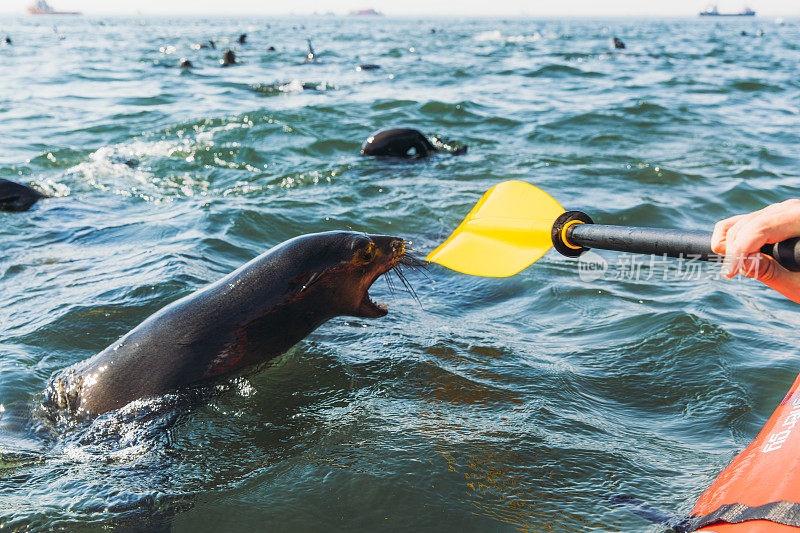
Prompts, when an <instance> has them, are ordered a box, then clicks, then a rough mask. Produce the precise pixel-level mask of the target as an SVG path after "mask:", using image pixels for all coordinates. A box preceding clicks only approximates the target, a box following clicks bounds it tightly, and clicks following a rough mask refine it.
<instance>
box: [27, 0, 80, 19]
mask: <svg viewBox="0 0 800 533" xmlns="http://www.w3.org/2000/svg"><path fill="white" fill-rule="evenodd" d="M28 13H30V14H31V15H80V12H78V11H56V10H55V9H53V7H52V6H51V5H50V4H48V3H47V2H46V1H45V0H39V1H38V2H36V3H35V4H33V5H32V6H29V7H28Z"/></svg>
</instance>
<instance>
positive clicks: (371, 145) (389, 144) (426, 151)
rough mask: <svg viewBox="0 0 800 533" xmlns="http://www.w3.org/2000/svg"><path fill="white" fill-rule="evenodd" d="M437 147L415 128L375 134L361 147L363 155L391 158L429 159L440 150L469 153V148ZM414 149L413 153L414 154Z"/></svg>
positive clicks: (442, 144) (442, 145)
mask: <svg viewBox="0 0 800 533" xmlns="http://www.w3.org/2000/svg"><path fill="white" fill-rule="evenodd" d="M439 144H440V145H441V146H440V147H436V146H434V145H433V143H431V141H430V140H429V139H428V138H427V137H425V136H424V135H423V134H422V133H420V132H419V131H418V130H415V129H413V128H395V129H390V130H383V131H379V132H378V133H373V134H372V135H370V136H369V137H367V140H366V141H364V144H363V145H361V155H377V156H391V157H428V156H429V155H431V154H432V153H434V152H438V151H440V150H443V151H449V152H450V153H451V154H453V155H461V154H464V153H466V152H467V147H466V146H462V147H460V148H454V149H449V148H450V147H449V146H447V145H445V144H444V143H439ZM412 149H413V153H412Z"/></svg>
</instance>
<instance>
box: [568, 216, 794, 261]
mask: <svg viewBox="0 0 800 533" xmlns="http://www.w3.org/2000/svg"><path fill="white" fill-rule="evenodd" d="M573 221H579V222H582V223H574V222H573ZM570 222H573V223H572V224H570ZM565 228H566V229H565ZM556 240H559V241H561V242H559V243H558V245H556ZM564 241H566V243H565V242H564ZM553 244H554V246H555V248H556V249H557V250H558V251H559V252H561V253H563V254H564V255H568V256H572V257H576V256H577V255H580V254H581V253H583V252H584V251H586V250H587V249H590V248H598V249H601V250H613V251H616V252H629V253H635V254H653V255H661V256H664V255H666V256H668V257H682V258H685V259H697V260H701V261H715V262H720V261H722V259H723V257H721V256H719V255H717V254H715V253H714V252H713V251H712V250H711V233H710V232H707V231H680V230H672V229H661V228H638V227H631V226H606V225H602V224H593V223H592V221H591V218H589V217H588V216H587V215H586V214H585V213H581V212H580V211H568V212H566V213H564V214H563V215H561V216H560V217H559V218H558V219H557V220H556V222H555V223H554V224H553ZM576 247H577V248H576ZM565 248H566V250H568V251H567V253H565ZM761 253H763V254H765V255H768V256H770V257H772V258H774V259H775V260H777V261H778V263H780V265H781V266H783V267H784V268H786V269H787V270H791V271H793V272H798V271H800V237H792V238H791V239H786V240H785V241H782V242H778V243H775V244H765V245H764V246H762V247H761Z"/></svg>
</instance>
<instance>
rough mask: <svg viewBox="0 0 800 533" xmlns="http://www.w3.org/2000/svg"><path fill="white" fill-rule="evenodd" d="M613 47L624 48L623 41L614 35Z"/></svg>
mask: <svg viewBox="0 0 800 533" xmlns="http://www.w3.org/2000/svg"><path fill="white" fill-rule="evenodd" d="M614 48H616V49H617V50H624V49H625V43H623V42H622V39H620V38H619V37H614Z"/></svg>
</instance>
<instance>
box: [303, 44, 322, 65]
mask: <svg viewBox="0 0 800 533" xmlns="http://www.w3.org/2000/svg"><path fill="white" fill-rule="evenodd" d="M306 42H307V43H308V53H307V54H306V58H305V60H304V61H305V62H306V63H319V59H317V54H316V53H314V48H313V47H312V46H311V39H306Z"/></svg>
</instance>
